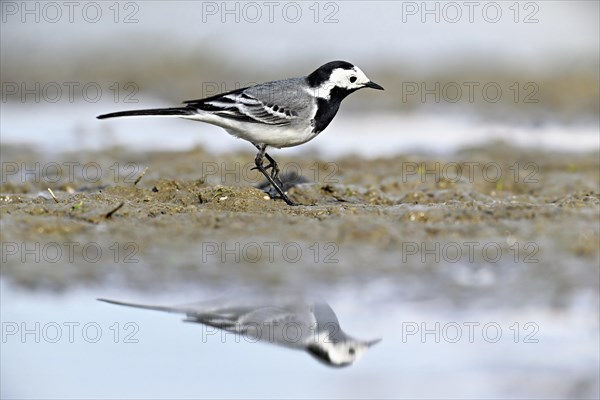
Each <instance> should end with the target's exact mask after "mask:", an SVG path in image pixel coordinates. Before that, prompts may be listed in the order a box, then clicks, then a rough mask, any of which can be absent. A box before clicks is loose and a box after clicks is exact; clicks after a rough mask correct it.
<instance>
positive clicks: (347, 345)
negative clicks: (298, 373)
mask: <svg viewBox="0 0 600 400" xmlns="http://www.w3.org/2000/svg"><path fill="white" fill-rule="evenodd" d="M380 341H381V339H376V340H371V341H367V342H365V341H361V340H356V339H348V340H343V341H339V342H332V341H318V342H315V343H312V344H311V345H309V346H308V348H307V350H308V352H309V353H310V354H311V355H312V356H313V357H315V358H316V359H317V360H319V361H321V362H323V363H325V364H326V365H328V366H330V367H338V368H341V367H347V366H349V365H352V363H354V362H355V361H357V360H358V359H359V358H361V357H362V356H363V355H364V354H365V353H366V352H367V350H368V349H369V347H371V346H373V345H374V344H377V343H379V342H380Z"/></svg>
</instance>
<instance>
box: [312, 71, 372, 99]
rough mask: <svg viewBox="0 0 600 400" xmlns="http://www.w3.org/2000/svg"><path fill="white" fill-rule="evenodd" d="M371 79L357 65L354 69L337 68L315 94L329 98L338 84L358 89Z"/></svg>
mask: <svg viewBox="0 0 600 400" xmlns="http://www.w3.org/2000/svg"><path fill="white" fill-rule="evenodd" d="M370 81H371V80H370V79H369V78H367V75H365V73H364V72H362V71H361V70H360V68H358V67H356V66H354V67H353V68H352V69H342V68H336V69H334V70H333V71H332V72H331V76H330V77H329V80H328V81H327V82H325V83H323V84H322V85H321V86H319V87H318V88H317V89H316V92H315V95H316V96H317V97H321V98H324V99H329V93H330V92H331V89H333V88H334V87H336V86H337V87H340V88H344V89H348V90H356V89H360V88H363V87H365V86H366V84H367V83H369V82H370Z"/></svg>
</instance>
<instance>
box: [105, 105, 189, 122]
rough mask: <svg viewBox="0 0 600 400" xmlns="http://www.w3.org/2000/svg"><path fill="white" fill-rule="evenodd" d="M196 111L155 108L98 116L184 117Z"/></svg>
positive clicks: (178, 108)
mask: <svg viewBox="0 0 600 400" xmlns="http://www.w3.org/2000/svg"><path fill="white" fill-rule="evenodd" d="M193 113H194V111H193V110H192V109H190V108H186V107H174V108H153V109H148V110H131V111H119V112H114V113H110V114H103V115H98V116H97V117H96V118H98V119H106V118H117V117H134V116H144V115H145V116H154V117H161V116H182V115H190V114H193Z"/></svg>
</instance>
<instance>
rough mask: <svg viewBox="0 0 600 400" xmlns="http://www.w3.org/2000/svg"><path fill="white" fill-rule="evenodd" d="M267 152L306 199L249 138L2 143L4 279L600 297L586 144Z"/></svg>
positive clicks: (514, 299)
mask: <svg viewBox="0 0 600 400" xmlns="http://www.w3.org/2000/svg"><path fill="white" fill-rule="evenodd" d="M272 155H273V156H274V157H275V158H276V159H277V160H278V161H279V163H280V165H281V167H282V169H283V171H284V173H286V172H287V173H289V174H292V175H293V172H298V173H300V174H301V175H302V176H303V177H304V178H306V180H307V182H306V183H302V184H299V185H297V186H295V187H292V188H290V189H289V191H288V193H289V195H290V197H291V198H292V199H294V200H295V201H297V202H300V203H302V204H303V205H301V206H298V207H290V206H288V205H286V204H285V203H284V202H283V201H281V200H273V199H270V198H269V196H268V195H267V194H266V193H265V192H264V191H262V190H260V189H257V188H255V186H257V185H258V184H260V183H261V182H262V179H260V177H259V176H258V175H257V172H256V171H253V170H251V167H252V165H253V164H252V161H253V159H254V154H253V153H252V151H251V150H250V149H249V151H248V152H240V153H234V154H225V155H215V154H209V153H207V152H205V151H204V150H203V149H202V148H195V149H193V150H190V151H184V152H145V153H142V152H135V151H131V150H128V149H123V148H113V149H108V150H103V151H98V152H80V153H76V154H69V153H64V154H54V155H47V154H40V153H37V152H35V151H32V150H31V149H28V148H26V147H14V146H3V148H2V160H3V161H2V175H3V176H2V186H1V187H0V193H1V197H0V200H1V205H0V213H1V217H2V222H1V227H2V231H1V241H2V278H3V280H4V281H5V282H8V283H10V284H13V285H17V286H19V287H22V288H29V289H43V290H57V291H61V290H66V289H73V288H78V287H81V286H124V287H127V288H134V289H136V290H152V289H156V288H164V287H178V288H179V287H185V286H190V285H191V286H192V287H196V286H202V287H210V288H212V289H215V290H219V288H231V287H232V285H237V286H240V287H245V286H248V285H268V286H277V287H282V286H283V287H291V286H293V287H299V288H302V287H306V286H310V287H311V288H316V289H317V290H318V288H321V289H328V290H331V289H332V288H341V287H342V286H348V285H350V286H352V287H354V288H355V289H356V290H357V293H365V292H366V289H367V288H369V296H371V297H373V296H375V297H378V296H379V297H381V298H382V299H385V298H390V296H392V297H400V298H410V299H427V298H431V297H443V298H444V299H445V300H446V301H448V302H449V303H457V304H461V305H465V304H468V303H469V302H472V301H474V299H477V300H478V302H479V303H482V302H483V304H489V305H517V304H524V303H528V304H537V303H542V304H544V305H551V306H553V307H554V306H556V307H561V306H568V305H572V304H574V303H576V302H578V301H580V300H581V299H582V298H584V299H587V300H590V299H591V300H592V301H595V299H596V300H597V297H598V293H599V287H598V286H599V282H598V263H599V260H600V250H599V230H600V227H599V225H600V224H599V219H600V214H599V211H600V187H599V186H600V183H599V181H600V165H599V164H600V162H599V158H598V153H597V152H594V151H591V152H589V153H588V154H567V153H556V152H547V151H542V150H524V149H519V148H514V147H511V146H508V145H506V144H503V143H493V144H490V145H489V146H486V147H482V148H472V149H464V150H462V151H460V152H457V153H456V154H450V155H443V156H441V155H431V154H401V155H398V156H396V157H392V158H381V159H373V160H365V159H361V158H359V157H351V156H348V157H345V158H342V159H338V160H336V161H335V162H331V161H330V160H325V159H323V158H322V157H320V156H319V155H318V154H311V153H306V154H304V155H302V156H297V157H289V156H286V152H285V151H274V152H272ZM144 171H145V173H144ZM136 182H137V183H136ZM48 188H50V189H51V190H52V193H53V194H54V196H55V198H56V199H53V197H52V195H51V194H50V192H49V191H48V190H47V189H48ZM373 288H377V290H373ZM587 300H586V301H587ZM596 302H597V301H596Z"/></svg>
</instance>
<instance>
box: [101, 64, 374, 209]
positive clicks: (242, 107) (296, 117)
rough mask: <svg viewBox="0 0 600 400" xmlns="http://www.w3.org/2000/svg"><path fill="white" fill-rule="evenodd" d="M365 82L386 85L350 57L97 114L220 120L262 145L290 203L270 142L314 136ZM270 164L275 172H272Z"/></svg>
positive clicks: (259, 160)
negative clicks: (157, 104)
mask: <svg viewBox="0 0 600 400" xmlns="http://www.w3.org/2000/svg"><path fill="white" fill-rule="evenodd" d="M365 87H369V88H373V89H379V90H383V87H381V86H379V85H378V84H376V83H374V82H372V81H371V80H370V79H369V78H367V76H366V75H365V74H364V73H363V72H362V71H361V70H360V69H359V68H358V67H356V66H354V65H352V64H350V63H349V62H345V61H332V62H329V63H327V64H325V65H322V66H321V67H319V68H318V69H317V70H316V71H314V72H313V73H311V74H310V75H308V76H304V77H301V78H290V79H283V80H279V81H273V82H267V83H262V84H259V85H256V86H250V87H245V88H241V89H237V90H233V91H231V92H227V93H222V94H219V95H216V96H212V97H208V98H205V99H200V100H189V101H185V102H184V104H185V106H183V107H174V108H158V109H150V110H132V111H121V112H115V113H110V114H104V115H100V116H98V118H99V119H104V118H114V117H129V116H170V117H180V118H185V119H191V120H195V121H202V122H207V123H209V124H213V125H217V126H220V127H222V128H224V129H225V130H226V131H227V132H228V133H230V134H231V135H233V136H236V137H238V138H241V139H245V140H247V141H249V142H250V143H252V144H253V145H254V146H256V148H258V150H259V151H258V154H257V155H256V158H255V160H254V161H255V163H256V168H257V169H258V170H259V171H260V172H261V173H262V174H263V175H264V176H265V177H266V178H267V180H268V181H269V183H270V184H271V185H272V186H273V187H274V188H275V190H276V191H277V192H278V193H279V195H280V196H281V198H282V199H283V200H284V201H285V202H286V203H287V204H289V205H296V203H294V202H292V201H291V200H290V199H289V198H288V196H287V195H286V194H285V192H284V191H283V188H282V186H283V185H282V183H281V180H280V179H279V178H278V174H279V168H278V166H277V163H276V162H275V160H274V159H273V158H272V157H271V156H269V154H267V153H266V149H267V147H268V146H271V147H276V148H282V147H292V146H298V145H300V144H303V143H306V142H308V141H309V140H311V139H313V138H314V137H315V136H317V135H318V134H319V133H321V132H322V131H323V130H324V129H325V128H327V125H329V123H330V122H331V120H333V118H334V117H335V114H336V113H337V111H338V109H339V107H340V104H341V102H342V100H343V99H344V98H345V97H346V96H348V95H349V94H350V93H352V92H354V91H356V90H358V89H362V88H365ZM265 157H266V159H267V160H268V161H269V164H268V165H267V166H265V165H264V164H263V158H265ZM269 168H271V173H270V174H268V173H267V169H269Z"/></svg>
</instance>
